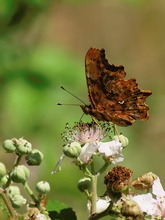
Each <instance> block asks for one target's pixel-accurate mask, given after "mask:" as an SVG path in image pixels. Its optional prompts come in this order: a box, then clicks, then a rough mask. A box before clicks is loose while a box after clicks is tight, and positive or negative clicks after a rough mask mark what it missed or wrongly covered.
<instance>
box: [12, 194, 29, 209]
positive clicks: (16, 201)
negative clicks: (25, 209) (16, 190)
mask: <svg viewBox="0 0 165 220" xmlns="http://www.w3.org/2000/svg"><path fill="white" fill-rule="evenodd" d="M11 204H12V206H13V208H20V207H21V206H22V205H25V204H26V199H25V198H24V197H23V196H21V195H15V196H14V197H13V198H12V199H11Z"/></svg>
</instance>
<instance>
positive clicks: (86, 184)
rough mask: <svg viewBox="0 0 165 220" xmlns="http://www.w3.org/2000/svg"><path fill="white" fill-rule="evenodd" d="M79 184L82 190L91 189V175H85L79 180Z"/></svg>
mask: <svg viewBox="0 0 165 220" xmlns="http://www.w3.org/2000/svg"><path fill="white" fill-rule="evenodd" d="M77 186H78V189H79V190H80V192H84V191H85V190H88V189H90V187H91V179H90V178H89V177H84V178H82V179H80V180H79V181H78V184H77Z"/></svg>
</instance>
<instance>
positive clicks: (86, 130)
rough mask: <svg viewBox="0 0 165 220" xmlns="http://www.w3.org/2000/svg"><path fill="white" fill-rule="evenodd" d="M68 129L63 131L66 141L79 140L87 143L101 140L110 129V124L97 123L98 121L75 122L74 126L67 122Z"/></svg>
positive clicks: (81, 142)
mask: <svg viewBox="0 0 165 220" xmlns="http://www.w3.org/2000/svg"><path fill="white" fill-rule="evenodd" d="M65 128H66V131H65V132H63V133H62V138H63V140H64V141H65V142H67V143H71V142H74V141H76V142H79V143H80V144H85V143H89V142H97V141H101V140H102V139H103V138H105V137H106V136H107V134H108V133H109V131H110V125H109V124H107V123H104V124H102V125H97V124H96V123H83V122H80V123H75V125H74V126H73V128H71V127H70V126H69V124H66V127H65Z"/></svg>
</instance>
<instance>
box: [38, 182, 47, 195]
mask: <svg viewBox="0 0 165 220" xmlns="http://www.w3.org/2000/svg"><path fill="white" fill-rule="evenodd" d="M36 190H37V192H38V193H39V194H46V193H48V192H49V191H50V185H49V183H48V182H46V181H40V182H38V183H37V185H36Z"/></svg>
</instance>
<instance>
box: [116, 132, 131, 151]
mask: <svg viewBox="0 0 165 220" xmlns="http://www.w3.org/2000/svg"><path fill="white" fill-rule="evenodd" d="M112 139H113V140H119V141H120V142H121V143H122V147H123V148H124V147H127V146H128V144H129V140H128V138H127V137H125V136H124V135H122V134H120V135H115V136H113V138H112Z"/></svg>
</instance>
